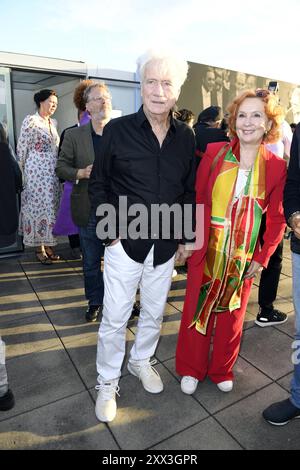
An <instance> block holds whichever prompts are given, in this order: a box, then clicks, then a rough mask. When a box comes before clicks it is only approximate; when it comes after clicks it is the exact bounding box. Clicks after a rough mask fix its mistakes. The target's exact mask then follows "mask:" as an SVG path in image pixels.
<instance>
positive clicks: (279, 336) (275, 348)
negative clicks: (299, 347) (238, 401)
mask: <svg viewBox="0 0 300 470" xmlns="http://www.w3.org/2000/svg"><path fill="white" fill-rule="evenodd" d="M290 351H291V340H290V338H289V337H288V336H287V335H286V334H284V333H282V332H281V331H278V330H277V329H275V328H273V327H268V328H261V327H259V326H255V327H253V328H249V329H248V330H246V331H245V332H244V335H243V339H242V345H241V350H240V355H241V357H242V358H245V359H246V360H247V361H248V362H250V363H251V364H253V365H254V366H255V367H256V368H257V369H259V370H261V371H262V372H263V373H264V374H266V375H267V376H269V377H271V378H272V379H274V380H276V379H278V378H280V377H283V376H284V375H286V374H288V373H289V372H290V371H291V370H292V363H291V361H290Z"/></svg>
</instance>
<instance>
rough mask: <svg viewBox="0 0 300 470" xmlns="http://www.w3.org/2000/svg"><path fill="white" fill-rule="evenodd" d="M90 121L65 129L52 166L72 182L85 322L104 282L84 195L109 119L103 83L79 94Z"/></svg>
mask: <svg viewBox="0 0 300 470" xmlns="http://www.w3.org/2000/svg"><path fill="white" fill-rule="evenodd" d="M83 99H84V101H85V105H86V110H87V111H88V112H89V114H90V116H91V121H90V122H89V123H88V124H86V125H84V126H80V127H76V128H73V129H69V130H67V131H66V133H65V136H64V140H63V143H62V147H61V150H60V153H59V158H58V162H57V167H56V174H57V176H58V177H59V178H61V179H63V180H67V181H72V182H74V183H76V184H74V188H73V191H72V195H71V213H72V219H73V221H74V223H75V224H76V225H78V227H79V237H80V245H81V249H82V254H83V275H84V286H85V296H86V298H87V300H88V309H87V312H86V321H88V322H94V321H96V320H97V317H98V314H99V311H100V309H101V307H102V304H103V293H104V283H103V275H102V272H101V257H102V256H103V253H104V247H103V244H102V243H101V241H100V240H99V239H98V238H97V235H96V223H97V222H96V217H95V214H94V213H92V212H91V208H90V202H89V198H88V181H89V178H90V174H91V171H92V165H93V162H94V159H95V155H96V154H97V153H98V152H99V151H100V149H101V146H102V133H103V129H104V126H105V125H106V124H107V122H108V121H109V120H110V118H111V110H112V106H111V96H110V93H109V90H108V88H107V87H106V85H105V84H104V83H95V84H92V85H90V86H88V87H87V88H86V89H85V91H84V95H83Z"/></svg>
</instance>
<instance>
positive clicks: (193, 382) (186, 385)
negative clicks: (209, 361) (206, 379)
mask: <svg viewBox="0 0 300 470" xmlns="http://www.w3.org/2000/svg"><path fill="white" fill-rule="evenodd" d="M198 382H199V380H198V379H195V377H191V376H190V375H185V376H183V377H182V379H181V383H180V385H181V391H182V392H183V393H186V394H187V395H192V394H193V393H195V391H196V389H197V385H198Z"/></svg>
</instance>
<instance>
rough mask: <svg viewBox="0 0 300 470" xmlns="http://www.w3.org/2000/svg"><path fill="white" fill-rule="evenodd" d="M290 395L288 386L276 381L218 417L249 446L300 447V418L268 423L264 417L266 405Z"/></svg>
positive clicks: (259, 448)
mask: <svg viewBox="0 0 300 470" xmlns="http://www.w3.org/2000/svg"><path fill="white" fill-rule="evenodd" d="M287 397H288V394H287V392H286V391H285V390H283V389H282V388H281V387H279V385H276V384H272V385H269V386H268V387H266V388H264V389H263V390H260V391H259V392H257V393H256V394H254V395H252V396H251V397H248V398H245V399H244V400H242V401H240V402H239V403H236V404H235V405H232V406H231V407H229V408H227V409H226V410H224V411H221V412H220V413H217V414H216V415H215V418H216V419H217V421H219V422H220V423H221V424H222V425H223V426H224V427H225V429H227V431H228V432H230V434H231V435H232V436H234V437H235V438H236V440H237V441H238V442H239V443H240V444H241V445H242V446H243V447H244V448H245V449H249V450H253V449H256V450H262V449H263V450H275V449H276V450H288V449H290V450H292V449H293V450H299V448H300V432H299V420H298V422H297V420H296V421H294V422H291V423H289V424H288V425H286V426H280V427H278V426H272V425H270V424H268V423H267V422H266V421H265V420H264V419H263V417H262V411H263V410H264V409H265V408H266V407H268V406H269V405H271V404H272V403H274V402H276V401H280V400H284V399H285V398H287Z"/></svg>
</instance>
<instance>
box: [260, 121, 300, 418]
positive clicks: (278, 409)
mask: <svg viewBox="0 0 300 470" xmlns="http://www.w3.org/2000/svg"><path fill="white" fill-rule="evenodd" d="M284 212H285V217H286V221H287V223H288V225H289V226H290V227H291V229H292V230H293V232H292V237H291V250H292V265H293V300H294V308H295V342H294V343H293V348H294V350H295V351H294V353H293V363H294V374H293V377H292V381H291V396H290V397H289V398H287V399H286V400H282V401H279V402H276V403H273V404H272V405H270V406H269V407H268V408H266V409H265V410H264V412H263V417H264V418H265V420H266V421H268V422H269V423H270V424H274V425H277V426H280V425H284V424H287V423H288V422H289V421H290V420H292V419H294V418H299V417H300V124H298V125H297V127H296V130H295V132H294V136H293V141H292V148H291V158H290V165H289V169H288V176H287V181H286V185H285V190H284Z"/></svg>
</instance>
